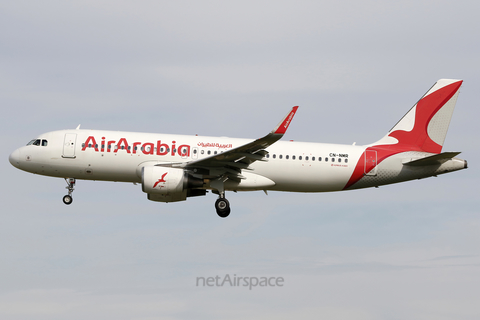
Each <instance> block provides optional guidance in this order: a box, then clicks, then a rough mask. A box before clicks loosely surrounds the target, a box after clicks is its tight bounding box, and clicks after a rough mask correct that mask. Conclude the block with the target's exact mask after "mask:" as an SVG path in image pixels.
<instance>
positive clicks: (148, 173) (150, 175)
mask: <svg viewBox="0 0 480 320" xmlns="http://www.w3.org/2000/svg"><path fill="white" fill-rule="evenodd" d="M202 187H203V180H202V179H197V178H193V177H192V176H190V175H188V174H187V172H185V171H184V170H183V169H177V168H169V167H162V166H146V167H143V168H142V191H143V192H145V193H148V199H149V200H152V201H161V202H174V201H183V200H186V199H187V197H189V196H196V195H205V194H206V191H205V190H201V189H199V190H192V189H191V188H202ZM192 191H196V192H192ZM199 192H200V193H201V194H200V193H199Z"/></svg>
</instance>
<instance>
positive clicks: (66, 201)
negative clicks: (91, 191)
mask: <svg viewBox="0 0 480 320" xmlns="http://www.w3.org/2000/svg"><path fill="white" fill-rule="evenodd" d="M72 202H73V198H72V197H71V196H69V195H66V196H65V197H63V203H65V204H71V203H72Z"/></svg>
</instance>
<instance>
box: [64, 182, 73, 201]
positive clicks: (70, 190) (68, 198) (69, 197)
mask: <svg viewBox="0 0 480 320" xmlns="http://www.w3.org/2000/svg"><path fill="white" fill-rule="evenodd" d="M65 181H66V182H67V187H66V189H68V194H67V195H66V196H64V197H63V203H65V204H67V205H68V204H71V203H72V202H73V198H72V193H73V189H74V188H75V179H74V178H65Z"/></svg>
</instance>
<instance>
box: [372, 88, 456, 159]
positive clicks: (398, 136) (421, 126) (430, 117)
mask: <svg viewBox="0 0 480 320" xmlns="http://www.w3.org/2000/svg"><path fill="white" fill-rule="evenodd" d="M462 82H463V81H462V80H451V79H441V80H438V81H437V82H436V83H435V84H434V85H433V87H432V88H431V89H430V90H428V92H427V93H426V94H425V95H424V96H423V97H422V98H421V99H420V100H419V101H418V102H417V103H416V104H415V105H414V106H413V107H412V108H411V109H410V111H408V112H407V114H406V115H405V116H404V117H403V118H402V119H401V120H400V121H399V122H398V123H397V124H396V125H395V126H394V127H393V128H392V130H390V131H389V132H388V133H387V135H386V136H385V137H383V138H382V139H380V140H379V141H377V142H376V143H374V144H372V146H380V145H388V146H391V147H393V148H395V149H402V150H405V151H407V150H408V151H423V152H430V153H440V152H441V151H442V147H443V143H444V141H445V137H446V135H447V131H448V126H449V124H450V119H451V118H452V114H453V109H454V108H455V103H456V102H457V97H458V93H459V89H460V86H461V85H462Z"/></svg>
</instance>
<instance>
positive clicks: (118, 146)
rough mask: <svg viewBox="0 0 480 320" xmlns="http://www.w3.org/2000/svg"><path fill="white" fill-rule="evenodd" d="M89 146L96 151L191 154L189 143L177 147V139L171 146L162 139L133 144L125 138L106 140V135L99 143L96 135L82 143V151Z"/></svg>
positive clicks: (159, 154)
mask: <svg viewBox="0 0 480 320" xmlns="http://www.w3.org/2000/svg"><path fill="white" fill-rule="evenodd" d="M139 146H140V147H139ZM155 147H156V148H155ZM87 148H93V149H94V150H95V151H96V152H114V153H116V152H118V151H119V150H122V151H126V152H127V153H132V154H136V153H137V151H139V152H142V153H143V154H150V155H154V154H156V155H157V156H165V155H167V154H168V153H170V154H171V155H172V156H174V155H175V154H178V155H180V156H182V157H189V156H190V146H189V145H188V144H182V145H179V146H178V147H177V146H176V142H175V141H172V143H171V145H170V146H169V145H168V144H166V143H162V141H161V140H158V141H157V143H156V146H155V143H152V142H145V143H142V142H134V143H133V144H129V143H128V141H127V139H125V138H121V139H120V140H118V141H115V140H105V137H102V139H101V143H100V145H98V143H97V140H96V139H95V137H93V136H89V137H88V138H87V140H86V141H85V143H84V144H83V145H82V151H85V150H86V149H87Z"/></svg>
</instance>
